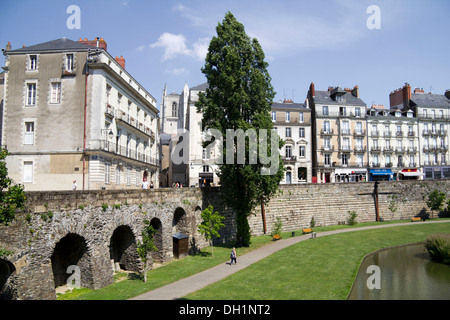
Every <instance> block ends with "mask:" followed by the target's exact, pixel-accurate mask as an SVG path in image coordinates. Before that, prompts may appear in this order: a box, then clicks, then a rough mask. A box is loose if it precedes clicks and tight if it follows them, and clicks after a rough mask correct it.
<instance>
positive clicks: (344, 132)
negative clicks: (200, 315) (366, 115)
mask: <svg viewBox="0 0 450 320" xmlns="http://www.w3.org/2000/svg"><path fill="white" fill-rule="evenodd" d="M341 135H343V136H349V135H350V129H341Z"/></svg>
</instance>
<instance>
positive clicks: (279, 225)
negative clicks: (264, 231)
mask: <svg viewBox="0 0 450 320" xmlns="http://www.w3.org/2000/svg"><path fill="white" fill-rule="evenodd" d="M276 220H277V221H275V223H274V224H273V229H272V233H271V234H270V235H271V236H274V235H276V234H279V235H281V229H282V228H283V223H282V222H281V219H280V217H277V219H276Z"/></svg>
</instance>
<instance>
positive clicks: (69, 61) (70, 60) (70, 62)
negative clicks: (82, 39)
mask: <svg viewBox="0 0 450 320" xmlns="http://www.w3.org/2000/svg"><path fill="white" fill-rule="evenodd" d="M74 70H75V63H74V56H73V53H69V54H66V71H67V72H70V73H72V72H74Z"/></svg>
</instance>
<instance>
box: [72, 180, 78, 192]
mask: <svg viewBox="0 0 450 320" xmlns="http://www.w3.org/2000/svg"><path fill="white" fill-rule="evenodd" d="M72 190H73V191H75V190H77V180H73V185H72Z"/></svg>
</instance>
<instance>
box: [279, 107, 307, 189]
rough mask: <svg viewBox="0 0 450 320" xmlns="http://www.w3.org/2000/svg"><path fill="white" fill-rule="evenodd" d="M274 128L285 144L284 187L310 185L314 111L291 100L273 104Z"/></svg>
mask: <svg viewBox="0 0 450 320" xmlns="http://www.w3.org/2000/svg"><path fill="white" fill-rule="evenodd" d="M271 109H272V111H271V117H272V122H273V125H274V128H275V129H276V130H277V133H278V135H279V136H280V138H281V139H282V140H283V141H284V143H285V145H284V146H283V148H282V149H281V150H280V152H281V157H282V159H283V162H284V169H285V175H284V179H283V180H282V181H281V184H297V183H311V177H312V155H311V109H309V108H307V107H306V106H305V105H304V104H302V103H294V102H293V101H292V100H284V102H275V103H273V104H272V108H271Z"/></svg>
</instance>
